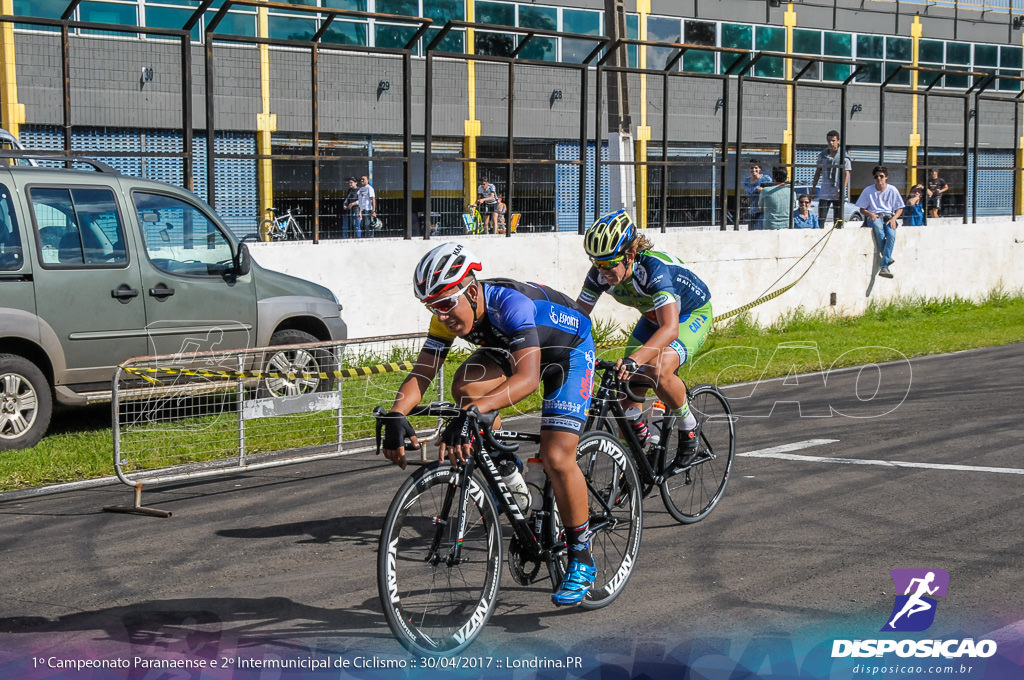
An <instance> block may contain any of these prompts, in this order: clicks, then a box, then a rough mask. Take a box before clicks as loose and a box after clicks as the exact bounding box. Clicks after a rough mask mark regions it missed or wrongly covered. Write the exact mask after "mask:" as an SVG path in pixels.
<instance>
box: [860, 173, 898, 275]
mask: <svg viewBox="0 0 1024 680" xmlns="http://www.w3.org/2000/svg"><path fill="white" fill-rule="evenodd" d="M871 175H872V176H873V177H874V178H875V183H874V184H871V185H869V186H866V187H864V191H862V192H861V194H860V198H858V199H857V207H858V208H860V212H861V214H862V215H864V219H865V220H866V221H867V223H868V226H870V227H871V230H872V233H873V234H874V237H875V245H877V246H878V256H879V257H880V258H882V264H881V268H880V269H879V270H878V275H879V276H884V277H885V278H887V279H891V278H892V272H890V271H889V267H890V266H891V265H892V263H893V262H895V260H893V259H892V249H893V246H894V245H896V227H897V226H898V225H899V219H900V215H902V214H903V207H904V204H903V197H902V196H900V192H899V190H898V189H897V188H896V187H894V186H893V185H891V184H887V183H886V179H888V177H889V169H888V168H887V167H885V166H884V165H876V166H875V167H874V169H872V170H871Z"/></svg>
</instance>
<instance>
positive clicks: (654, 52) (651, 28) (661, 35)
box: [647, 17, 683, 71]
mask: <svg viewBox="0 0 1024 680" xmlns="http://www.w3.org/2000/svg"><path fill="white" fill-rule="evenodd" d="M647 39H648V40H649V41H651V42H666V43H681V42H683V21H682V20H681V19H675V18H669V17H650V18H648V20H647ZM676 51H677V50H674V49H672V48H670V47H652V48H648V50H647V68H650V69H656V70H659V71H660V70H662V69H664V68H665V65H666V64H667V63H668V60H669V59H671V58H672V56H673V55H674V54H675V53H676ZM676 68H678V66H677V67H676Z"/></svg>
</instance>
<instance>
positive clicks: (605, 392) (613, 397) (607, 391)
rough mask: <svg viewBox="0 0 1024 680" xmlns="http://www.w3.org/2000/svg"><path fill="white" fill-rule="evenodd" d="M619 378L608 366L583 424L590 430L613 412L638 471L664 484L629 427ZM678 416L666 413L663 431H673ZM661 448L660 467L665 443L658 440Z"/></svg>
mask: <svg viewBox="0 0 1024 680" xmlns="http://www.w3.org/2000/svg"><path fill="white" fill-rule="evenodd" d="M617 384H618V378H617V377H616V375H615V370H614V369H605V370H604V372H603V373H602V374H601V382H600V383H599V384H598V386H597V391H596V392H595V393H594V398H593V400H592V401H591V403H590V411H589V412H588V413H587V423H586V425H584V428H585V431H587V432H589V431H591V430H593V429H595V428H596V427H597V426H598V423H599V422H600V421H601V420H604V419H606V418H609V415H608V412H609V411H611V417H610V419H611V420H612V421H613V422H614V423H615V425H616V426H617V427H618V428H619V434H620V436H621V437H622V438H624V439H625V440H626V444H627V445H628V446H629V452H630V455H632V457H633V462H634V463H635V464H636V467H637V472H639V473H640V476H641V478H643V481H644V482H652V483H654V484H661V482H662V481H664V476H663V475H661V474H659V473H658V472H657V471H656V470H655V469H654V468H653V467H652V466H651V463H650V461H649V460H648V459H647V456H645V455H643V450H644V447H643V444H641V443H640V440H639V439H638V438H637V436H636V432H634V431H633V428H631V427H626V426H625V425H626V413H625V411H624V410H623V409H622V404H621V403H619V398H620V396H619V395H620V393H621V391H620V390H619V389H618V388H617ZM675 420H676V415H675V414H674V413H673V414H666V415H665V418H664V419H663V420H662V421H661V423H659V425H658V427H659V429H660V430H661V433H659V434H663V433H665V432H671V431H672V430H671V428H672V426H673V425H675ZM661 441H664V436H662V437H661ZM658 446H659V447H660V453H659V457H660V458H662V460H658V461H657V463H658V465H659V466H662V465H663V464H664V462H665V461H664V460H663V458H664V456H665V453H666V450H665V445H664V444H661V443H659V445H658Z"/></svg>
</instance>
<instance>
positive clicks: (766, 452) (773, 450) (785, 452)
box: [736, 439, 1024, 475]
mask: <svg viewBox="0 0 1024 680" xmlns="http://www.w3.org/2000/svg"><path fill="white" fill-rule="evenodd" d="M837 441H839V440H838V439H807V440H805V441H802V442H793V443H792V444H783V445H781V446H772V447H770V448H767V449H758V450H757V451H747V452H746V453H737V454H736V455H737V456H746V457H748V458H776V459H778V460H795V461H800V462H804V463H843V464H846V465H879V466H882V467H893V468H922V469H926V470H954V471H958V472H994V473H997V474H1003V475H1024V470H1022V469H1018V468H1002V467H985V466H981V465H947V464H944V463H913V462H909V461H904V460H865V459H861V458H825V457H823V456H803V455H796V454H792V453H789V452H790V451H799V450H800V449H806V448H810V447H812V446H821V445H822V444H832V443H834V442H837Z"/></svg>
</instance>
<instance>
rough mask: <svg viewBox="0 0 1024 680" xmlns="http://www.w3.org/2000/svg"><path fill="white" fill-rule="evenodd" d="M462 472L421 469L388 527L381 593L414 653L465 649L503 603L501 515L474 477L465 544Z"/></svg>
mask: <svg viewBox="0 0 1024 680" xmlns="http://www.w3.org/2000/svg"><path fill="white" fill-rule="evenodd" d="M459 475H460V473H459V472H458V471H456V470H454V469H452V468H451V467H450V466H448V465H443V466H442V465H438V464H437V463H435V464H433V465H428V466H425V467H423V468H421V469H420V470H418V471H417V472H416V473H414V474H413V475H412V476H411V477H409V479H407V480H406V481H405V483H404V484H403V485H402V487H401V488H400V489H399V490H398V493H397V494H395V498H394V500H392V501H391V507H390V508H389V509H388V514H387V517H386V518H385V520H384V528H383V529H382V530H381V534H380V545H379V547H378V551H377V592H378V594H379V596H380V603H381V606H382V607H383V609H384V616H385V618H386V619H387V622H388V626H389V627H390V628H391V632H392V633H394V634H395V637H396V638H398V641H399V642H401V643H402V646H404V647H405V648H406V649H408V650H409V651H410V652H412V653H413V654H431V655H441V654H455V653H457V652H460V651H462V650H463V649H465V648H466V647H468V646H469V644H470V643H472V642H473V640H474V639H475V638H476V636H477V634H478V633H479V632H480V630H481V629H482V628H483V626H484V624H486V623H487V620H488V619H489V618H490V616H491V612H493V611H494V606H495V602H496V600H497V595H498V585H499V583H500V581H501V578H500V576H501V528H500V526H499V524H498V512H497V510H496V509H495V506H494V501H493V499H492V497H491V493H490V491H489V490H488V489H487V487H486V485H485V484H484V483H483V481H482V480H481V479H480V478H478V477H477V476H476V475H474V476H473V477H471V478H470V479H469V480H468V484H469V489H468V493H467V495H466V508H465V512H466V522H465V531H464V533H463V535H462V537H461V543H460V542H459V538H460V537H459V536H458V524H459V522H458V521H457V520H458V505H459V486H458V481H459ZM457 551H458V553H459V554H458V557H456V552H457Z"/></svg>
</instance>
